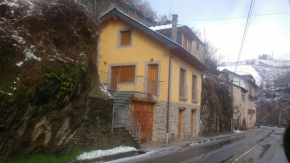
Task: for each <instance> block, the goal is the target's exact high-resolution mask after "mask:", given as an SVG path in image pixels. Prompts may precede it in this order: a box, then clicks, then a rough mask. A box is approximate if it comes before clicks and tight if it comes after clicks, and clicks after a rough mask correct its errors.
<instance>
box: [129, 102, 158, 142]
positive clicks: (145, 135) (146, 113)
mask: <svg viewBox="0 0 290 163" xmlns="http://www.w3.org/2000/svg"><path fill="white" fill-rule="evenodd" d="M132 111H133V113H134V115H135V116H136V117H137V119H138V121H139V122H140V123H141V133H140V138H141V142H142V143H143V142H146V141H152V129H153V104H151V103H146V102H139V101H134V102H133V103H132Z"/></svg>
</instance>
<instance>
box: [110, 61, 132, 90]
mask: <svg viewBox="0 0 290 163" xmlns="http://www.w3.org/2000/svg"><path fill="white" fill-rule="evenodd" d="M122 66H135V76H137V72H138V63H121V64H110V65H109V66H108V68H109V71H108V72H109V73H110V74H111V73H112V67H122ZM118 78H119V77H118ZM118 80H119V79H118ZM108 82H111V78H110V77H109V76H108ZM118 84H119V85H131V84H134V85H136V84H137V80H134V82H124V83H118Z"/></svg>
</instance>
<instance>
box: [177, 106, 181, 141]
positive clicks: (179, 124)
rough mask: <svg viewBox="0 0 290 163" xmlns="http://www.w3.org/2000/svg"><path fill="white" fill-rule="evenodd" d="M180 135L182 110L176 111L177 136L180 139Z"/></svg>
mask: <svg viewBox="0 0 290 163" xmlns="http://www.w3.org/2000/svg"><path fill="white" fill-rule="evenodd" d="M181 135H182V110H179V112H178V138H179V139H181V137H182V136H181Z"/></svg>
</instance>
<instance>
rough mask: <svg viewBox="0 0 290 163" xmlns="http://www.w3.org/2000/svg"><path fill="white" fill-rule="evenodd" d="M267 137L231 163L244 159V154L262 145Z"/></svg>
mask: <svg viewBox="0 0 290 163" xmlns="http://www.w3.org/2000/svg"><path fill="white" fill-rule="evenodd" d="M273 134H274V133H273V132H272V134H271V135H270V136H269V137H271V136H272V135H273ZM269 137H266V138H265V140H263V141H261V142H260V143H259V144H257V145H255V146H254V147H253V148H251V149H250V150H248V151H247V152H245V153H244V154H242V155H241V156H240V157H238V158H237V159H235V160H234V161H232V162H231V163H235V162H237V161H239V159H241V158H242V157H244V156H245V155H246V154H248V153H250V152H251V151H252V150H253V149H255V148H256V147H257V146H259V145H260V144H261V143H263V142H264V141H266V140H267V138H269Z"/></svg>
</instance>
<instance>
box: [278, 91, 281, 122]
mask: <svg viewBox="0 0 290 163" xmlns="http://www.w3.org/2000/svg"><path fill="white" fill-rule="evenodd" d="M278 91H280V89H279V90H278ZM278 109H279V121H278V123H279V124H278V127H280V126H281V106H280V92H278Z"/></svg>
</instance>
